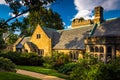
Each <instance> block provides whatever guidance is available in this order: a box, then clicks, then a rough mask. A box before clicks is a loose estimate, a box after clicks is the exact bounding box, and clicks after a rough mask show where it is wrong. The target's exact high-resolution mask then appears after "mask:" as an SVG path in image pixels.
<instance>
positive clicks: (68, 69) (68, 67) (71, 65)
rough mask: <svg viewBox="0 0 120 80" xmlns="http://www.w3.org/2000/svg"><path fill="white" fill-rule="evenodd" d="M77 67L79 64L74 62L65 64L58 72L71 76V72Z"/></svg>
mask: <svg viewBox="0 0 120 80" xmlns="http://www.w3.org/2000/svg"><path fill="white" fill-rule="evenodd" d="M76 65H77V64H76V63H75V62H73V63H67V64H64V65H62V66H60V67H59V68H58V71H59V72H60V73H64V74H67V75H69V74H70V72H71V71H72V70H73V69H74V68H75V66H76Z"/></svg>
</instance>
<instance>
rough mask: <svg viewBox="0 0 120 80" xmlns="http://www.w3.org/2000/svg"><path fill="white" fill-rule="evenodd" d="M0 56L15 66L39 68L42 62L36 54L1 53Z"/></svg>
mask: <svg viewBox="0 0 120 80" xmlns="http://www.w3.org/2000/svg"><path fill="white" fill-rule="evenodd" d="M0 56H2V57H5V58H8V59H10V60H12V61H13V62H14V63H15V64H17V65H31V66H41V65H42V64H43V62H44V61H43V59H42V57H40V56H38V55H37V54H36V53H18V52H7V53H1V54H0Z"/></svg>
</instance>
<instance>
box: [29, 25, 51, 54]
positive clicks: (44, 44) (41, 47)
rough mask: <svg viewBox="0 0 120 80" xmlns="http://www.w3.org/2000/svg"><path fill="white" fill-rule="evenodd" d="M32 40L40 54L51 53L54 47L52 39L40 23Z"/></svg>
mask: <svg viewBox="0 0 120 80" xmlns="http://www.w3.org/2000/svg"><path fill="white" fill-rule="evenodd" d="M30 42H32V43H33V44H34V45H36V46H37V48H38V51H37V52H38V54H42V56H49V55H50V53H51V49H52V48H51V47H52V45H51V39H50V38H49V37H48V35H47V34H46V33H45V31H44V30H43V29H42V28H41V27H40V26H39V25H38V26H37V27H36V29H35V31H34V33H33V35H32V37H31V40H30Z"/></svg>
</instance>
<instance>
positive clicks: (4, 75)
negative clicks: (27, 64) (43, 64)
mask: <svg viewBox="0 0 120 80" xmlns="http://www.w3.org/2000/svg"><path fill="white" fill-rule="evenodd" d="M0 80H40V79H36V78H33V77H29V76H25V75H21V74H17V73H13V72H0Z"/></svg>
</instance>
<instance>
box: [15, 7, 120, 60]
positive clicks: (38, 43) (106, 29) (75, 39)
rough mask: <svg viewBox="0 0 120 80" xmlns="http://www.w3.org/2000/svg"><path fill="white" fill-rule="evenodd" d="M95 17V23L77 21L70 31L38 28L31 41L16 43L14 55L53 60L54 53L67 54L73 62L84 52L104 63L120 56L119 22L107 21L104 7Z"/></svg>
mask: <svg viewBox="0 0 120 80" xmlns="http://www.w3.org/2000/svg"><path fill="white" fill-rule="evenodd" d="M94 17H95V18H94V19H93V20H84V19H83V18H80V19H74V20H73V21H72V24H71V26H72V28H70V29H67V30H54V29H50V28H45V27H41V26H40V25H37V27H36V29H35V31H34V32H33V34H32V36H31V37H24V36H21V37H20V38H19V39H18V40H17V41H16V43H15V44H14V46H13V51H18V52H36V53H38V54H39V55H40V56H51V54H52V51H57V52H64V53H65V54H68V55H69V56H70V58H72V59H73V60H77V59H78V57H82V55H83V53H85V52H87V53H90V54H92V55H93V56H98V59H101V58H103V59H104V60H105V61H107V55H110V56H112V58H114V57H115V55H116V54H120V45H119V44H120V43H119V41H120V33H119V31H120V19H119V18H118V19H112V20H107V21H105V20H104V17H103V8H102V7H101V6H98V7H95V9H94ZM106 34H108V35H106ZM112 41H114V43H113V42H112ZM115 41H117V42H115ZM107 46H108V47H107ZM96 47H97V48H96ZM108 52H111V53H108ZM107 53H108V54H107Z"/></svg>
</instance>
